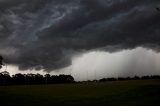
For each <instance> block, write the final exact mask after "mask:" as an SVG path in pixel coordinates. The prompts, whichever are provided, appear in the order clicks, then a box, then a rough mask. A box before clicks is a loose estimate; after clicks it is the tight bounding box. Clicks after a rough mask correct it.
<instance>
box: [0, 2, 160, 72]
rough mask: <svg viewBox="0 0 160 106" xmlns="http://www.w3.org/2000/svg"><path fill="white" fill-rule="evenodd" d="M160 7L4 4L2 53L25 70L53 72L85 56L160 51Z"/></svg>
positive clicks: (1, 13) (155, 4) (0, 13)
mask: <svg viewBox="0 0 160 106" xmlns="http://www.w3.org/2000/svg"><path fill="white" fill-rule="evenodd" d="M159 6H160V1H159V0H14V1H13V0H0V54H1V55H2V56H4V57H5V61H6V62H7V63H9V64H12V65H17V66H19V69H21V70H27V69H36V70H40V69H44V70H45V71H52V70H54V69H60V68H64V67H66V66H69V65H70V64H71V58H72V56H73V55H75V54H77V53H79V52H84V51H92V50H104V51H108V52H114V51H120V50H124V49H133V48H136V47H146V48H150V49H153V50H156V51H159V47H160V42H159V41H160V29H159V28H160V12H159V11H157V10H156V8H157V7H159Z"/></svg>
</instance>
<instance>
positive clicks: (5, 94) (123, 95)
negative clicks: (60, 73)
mask: <svg viewBox="0 0 160 106" xmlns="http://www.w3.org/2000/svg"><path fill="white" fill-rule="evenodd" d="M0 106H160V80H132V81H115V82H114V81H113V82H112V81H111V82H104V83H89V84H56V85H24V86H0Z"/></svg>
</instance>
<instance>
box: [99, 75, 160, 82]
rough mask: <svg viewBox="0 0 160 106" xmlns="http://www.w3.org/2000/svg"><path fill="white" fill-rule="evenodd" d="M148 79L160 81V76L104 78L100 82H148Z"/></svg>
mask: <svg viewBox="0 0 160 106" xmlns="http://www.w3.org/2000/svg"><path fill="white" fill-rule="evenodd" d="M146 79H160V75H151V76H142V77H138V76H134V77H119V78H102V79H100V80H99V82H105V81H123V80H146Z"/></svg>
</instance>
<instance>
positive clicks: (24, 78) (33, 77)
mask: <svg viewBox="0 0 160 106" xmlns="http://www.w3.org/2000/svg"><path fill="white" fill-rule="evenodd" d="M73 82H74V78H73V77H72V76H71V75H50V74H46V75H41V74H21V73H18V74H15V75H12V76H10V74H9V72H7V71H4V72H1V73H0V85H32V84H59V83H73Z"/></svg>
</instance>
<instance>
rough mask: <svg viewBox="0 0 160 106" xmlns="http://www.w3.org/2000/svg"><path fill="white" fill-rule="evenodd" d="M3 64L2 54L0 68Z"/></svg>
mask: <svg viewBox="0 0 160 106" xmlns="http://www.w3.org/2000/svg"><path fill="white" fill-rule="evenodd" d="M2 65H3V57H2V56H0V69H1V68H2Z"/></svg>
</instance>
